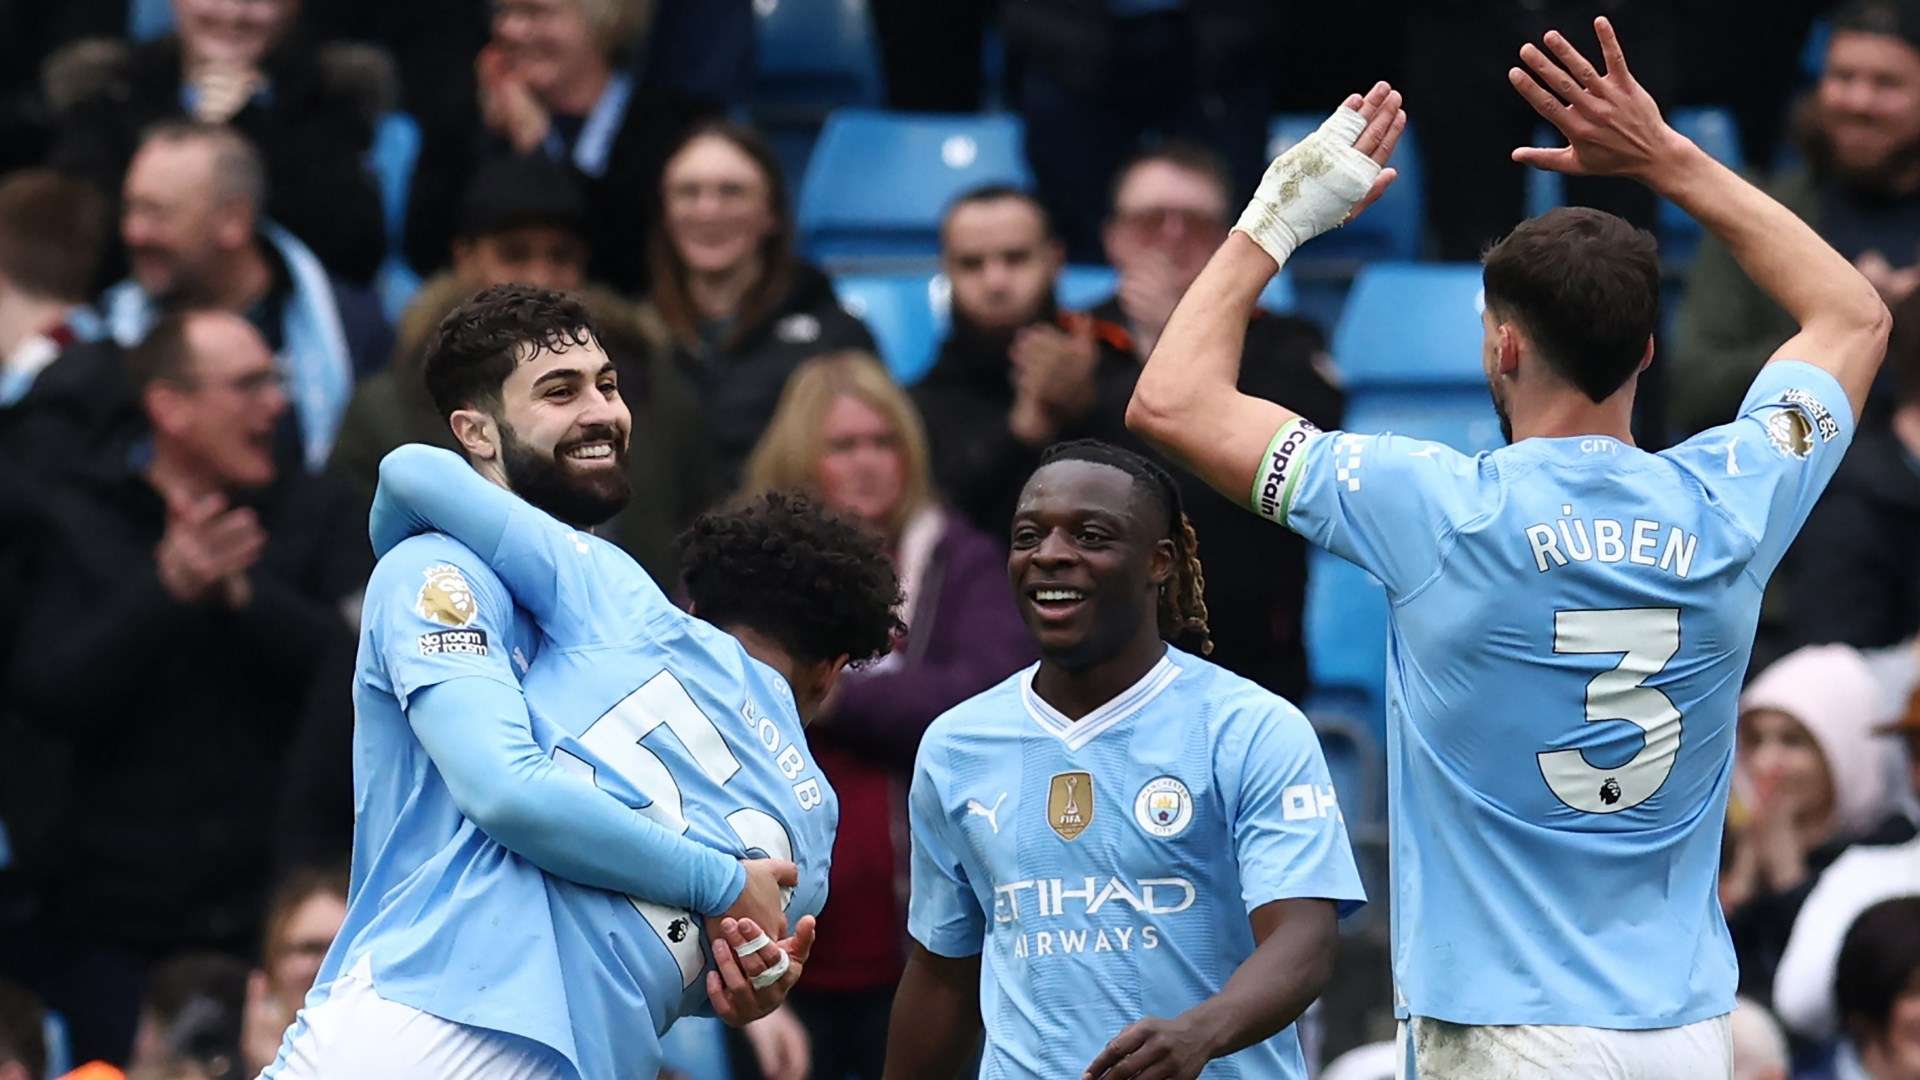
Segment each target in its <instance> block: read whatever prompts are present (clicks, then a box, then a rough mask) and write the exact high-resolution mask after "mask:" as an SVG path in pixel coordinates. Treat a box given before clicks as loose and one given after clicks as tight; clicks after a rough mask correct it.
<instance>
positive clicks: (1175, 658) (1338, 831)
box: [886, 441, 1363, 1080]
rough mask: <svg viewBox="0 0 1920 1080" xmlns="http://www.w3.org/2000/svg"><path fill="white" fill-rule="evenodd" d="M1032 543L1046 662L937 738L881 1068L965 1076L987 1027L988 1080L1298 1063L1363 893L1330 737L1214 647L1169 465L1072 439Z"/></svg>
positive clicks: (1031, 516) (901, 1076)
mask: <svg viewBox="0 0 1920 1080" xmlns="http://www.w3.org/2000/svg"><path fill="white" fill-rule="evenodd" d="M1012 541H1013V544H1012V554H1011V555H1010V557H1009V559H1008V563H1007V569H1008V576H1009V577H1010V578H1011V579H1012V584H1013V588H1014V592H1015V597H1016V602H1017V603H1018V604H1019V607H1020V610H1021V614H1022V616H1023V617H1024V618H1025V620H1026V623H1027V626H1028V627H1029V628H1030V629H1031V630H1032V632H1033V634H1034V636H1035V638H1036V639H1037V640H1038V642H1039V645H1040V654H1041V660H1040V662H1039V663H1038V664H1037V665H1035V666H1034V667H1030V668H1027V669H1026V670H1025V671H1022V672H1019V673H1018V674H1016V675H1014V676H1012V677H1011V678H1009V679H1007V680H1006V681H1005V682H1003V683H1001V684H1000V685H998V686H996V687H994V688H992V689H990V690H987V691H986V692H984V693H981V694H979V695H977V696H975V697H973V698H971V699H969V700H968V701H965V702H962V703H961V704H960V705H958V706H955V707H954V708H953V709H952V710H950V711H949V712H947V713H946V714H945V715H943V716H942V717H940V718H939V719H938V720H936V721H934V723H933V726H932V727H930V728H929V729H928V730H927V734H926V737H925V738H924V739H923V740H922V741H921V744H920V751H919V758H918V760H917V762H916V764H915V766H914V776H913V787H912V791H911V793H910V795H909V796H908V816H909V818H910V820H911V823H912V828H913V892H912V898H911V900H910V901H909V905H908V918H907V923H908V929H909V931H910V932H911V933H912V935H913V938H914V940H915V942H916V943H917V944H916V945H915V946H914V949H913V953H912V955H911V957H910V958H909V959H908V962H907V970H906V974H905V976H904V977H903V978H902V980H901V983H900V988H899V990H898V993H897V996H896V998H895V1001H894V1008H893V1023H892V1027H891V1029H890V1030H889V1032H888V1041H887V1066H886V1075H887V1076H888V1077H890V1078H897V1080H923V1078H927V1077H939V1076H948V1077H951V1076H956V1075H958V1074H959V1072H960V1070H961V1069H962V1067H963V1066H964V1064H965V1062H966V1061H967V1059H968V1057H969V1054H970V1052H971V1050H972V1048H973V1046H974V1044H975V1041H976V1039H977V1038H978V1036H979V1034H980V1032H981V1028H982V1022H983V1020H984V1022H985V1023H984V1026H985V1031H986V1051H985V1061H984V1064H983V1066H982V1068H981V1073H980V1075H982V1076H994V1077H999V1076H1009V1077H1011V1076H1047V1077H1071V1076H1079V1075H1083V1074H1084V1075H1086V1076H1090V1077H1099V1078H1106V1080H1123V1078H1129V1077H1154V1078H1191V1077H1195V1076H1199V1075H1201V1074H1202V1072H1203V1071H1208V1072H1210V1073H1217V1074H1219V1075H1226V1076H1260V1077H1277V1078H1279V1077H1296V1078H1304V1077H1305V1076H1306V1068H1305V1064H1304V1061H1303V1059H1302V1057H1301V1052H1300V1042H1299V1039H1298V1038H1297V1037H1296V1035H1295V1033H1294V1029H1293V1027H1292V1024H1293V1021H1294V1019H1295V1018H1296V1017H1298V1016H1299V1015H1300V1013H1301V1011H1302V1010H1304V1009H1305V1008H1306V1007H1307V1006H1308V1004H1310V1003H1311V1002H1312V1001H1313V999H1314V998H1315V997H1317V996H1318V995H1319V993H1320V989H1321V987H1322V986H1323V985H1324V984H1325V982H1326V979H1327V977H1328V975H1329V973H1330V972H1331V969H1332V964H1333V954H1334V949H1335V936H1336V935H1335V930H1336V920H1337V918H1338V916H1339V915H1340V914H1344V913H1345V912H1347V911H1350V910H1353V909H1355V908H1357V907H1358V906H1359V905H1360V903H1361V901H1362V899H1363V894H1362V892H1361V888H1360V880H1359V874H1358V872H1357V871H1356V869H1355V868H1354V862H1353V853H1352V849H1351V848H1350V847H1349V846H1348V842H1347V832H1346V825H1345V823H1344V821H1343V819H1342V818H1341V816H1340V809H1339V805H1338V803H1337V802H1336V801H1335V798H1334V792H1333V786H1332V783H1331V782H1330V780H1329V778H1328V775H1327V767H1326V762H1325V761H1324V760H1323V759H1322V757H1321V755H1320V744H1319V742H1318V741H1317V740H1316V739H1315V738H1314V734H1313V731H1312V729H1311V728H1310V727H1309V726H1308V724H1307V721H1306V719H1305V717H1303V716H1301V715H1300V713H1299V711H1298V710H1296V709H1295V708H1294V707H1293V706H1291V705H1289V704H1287V703H1286V702H1285V701H1283V700H1281V699H1280V698H1278V697H1276V696H1274V695H1273V694H1271V693H1268V692H1267V691H1266V690H1264V689H1262V688H1261V687H1259V686H1257V685H1256V684H1254V683H1251V682H1248V681H1247V680H1245V679H1242V678H1240V677H1238V676H1236V675H1233V674H1232V673H1230V672H1228V671H1226V670H1224V669H1222V668H1219V667H1216V666H1215V665H1213V664H1211V663H1208V662H1207V661H1206V660H1203V659H1201V658H1200V656H1199V655H1196V653H1204V652H1205V651H1206V650H1207V648H1208V642H1207V630H1206V608H1205V605H1204V603H1203V602H1202V601H1201V595H1202V579H1201V574H1200V564H1199V560H1198V558H1197V553H1196V550H1195V548H1196V541H1195V537H1194V534H1193V528H1192V526H1191V525H1190V524H1189V523H1188V522H1187V519H1186V515H1185V513H1183V512H1182V510H1181V506H1180V496H1179V489H1178V487H1177V486H1176V485H1175V483H1174V481H1173V480H1172V478H1171V477H1169V476H1168V475H1167V473H1166V472H1165V471H1164V470H1162V469H1160V468H1159V467H1158V466H1156V465H1153V464H1151V463H1150V462H1148V461H1146V460H1145V459H1144V458H1141V457H1140V456H1138V455H1136V454H1133V453H1129V452H1128V451H1125V450H1121V449H1118V448H1116V447H1112V446H1108V445H1106V444H1104V443H1098V442H1091V441H1089V442H1078V443H1066V444H1062V445H1059V446H1055V447H1053V448H1052V449H1050V450H1049V451H1048V452H1047V454H1046V456H1045V457H1044V459H1043V462H1042V464H1041V466H1040V468H1039V470H1038V471H1036V472H1035V473H1034V474H1033V476H1032V478H1030V479H1029V480H1028V481H1027V484H1026V487H1025V488H1024V489H1023V490H1022V492H1021V494H1020V501H1019V507H1018V510H1017V511H1016V512H1015V514H1014V519H1013V533H1012ZM1169 640H1172V641H1175V642H1178V643H1181V644H1185V645H1187V646H1189V647H1190V648H1192V649H1194V650H1195V651H1194V652H1188V651H1183V650H1182V649H1180V648H1176V647H1173V646H1170V645H1169V644H1168V641H1169ZM1215 1060H1219V1062H1220V1064H1219V1065H1218V1066H1216V1067H1214V1068H1213V1069H1211V1070H1209V1068H1208V1063H1209V1062H1212V1061H1215Z"/></svg>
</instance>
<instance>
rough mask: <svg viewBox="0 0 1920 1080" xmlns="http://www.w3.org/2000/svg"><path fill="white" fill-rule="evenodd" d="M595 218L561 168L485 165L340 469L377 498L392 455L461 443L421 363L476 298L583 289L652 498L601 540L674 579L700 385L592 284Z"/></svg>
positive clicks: (637, 479) (637, 319) (637, 468)
mask: <svg viewBox="0 0 1920 1080" xmlns="http://www.w3.org/2000/svg"><path fill="white" fill-rule="evenodd" d="M589 215H590V203H589V202H588V200H587V198H586V196H585V194H584V192H583V191H582V189H581V187H580V185H579V184H578V183H577V182H576V181H575V179H574V178H573V176H572V175H571V174H570V172H569V171H568V170H566V169H564V168H563V167H561V166H559V165H556V164H554V163H552V162H549V161H546V160H543V159H540V158H512V157H510V158H501V159H499V160H496V161H493V162H489V163H488V164H487V165H485V166H484V167H482V168H481V170H480V172H479V174H478V175H476V176H475V177H474V180H473V183H472V184H471V185H470V186H469V188H468V190H467V192H466V195H465V197H464V198H463V199H462V200H461V203H460V207H459V213H458V217H457V219H458V223H459V224H458V226H457V228H456V230H455V236H454V238H453V242H452V244H451V245H450V251H449V254H450V257H451V259H450V261H451V266H450V267H449V268H448V269H447V270H444V271H442V272H441V273H439V274H437V275H435V276H434V277H432V278H429V279H428V280H427V281H426V282H425V283H424V284H422V285H421V287H420V291H419V292H418V293H417V294H415V296H414V298H413V301H412V302H411V303H410V304H409V305H408V306H407V310H406V311H405V312H404V313H402V315H401V316H400V325H399V328H398V333H397V335H396V336H397V338H398V340H397V343H396V347H395V350H394V357H393V364H392V366H391V368H390V369H389V370H388V371H387V372H385V373H383V374H381V375H378V376H376V377H374V378H372V379H368V380H367V381H365V382H364V383H362V384H361V385H360V387H359V389H358V390H357V391H356V392H355V394H354V397H353V401H352V403H351V404H349V405H348V407H347V416H346V420H345V422H344V423H343V425H342V427H341V432H340V442H339V446H338V447H337V448H336V449H335V451H334V455H333V460H332V462H331V468H332V470H333V471H334V472H335V473H336V474H338V475H339V476H341V477H342V478H343V479H345V480H346V481H347V482H348V483H349V484H351V485H352V486H353V488H354V489H355V491H356V492H358V494H359V495H360V496H361V498H362V500H363V502H364V503H365V504H366V505H371V504H372V500H373V491H374V486H375V484H376V483H377V481H378V478H379V467H380V459H381V458H382V457H383V456H385V454H386V453H387V451H389V450H392V449H393V448H394V447H396V446H399V445H401V444H402V443H409V442H423V443H429V444H431V445H434V446H441V447H445V448H447V449H456V446H455V444H454V442H453V436H452V433H451V432H450V431H449V430H448V428H447V425H446V422H445V421H444V420H442V419H441V417H440V414H439V412H438V410H436V409H435V408H434V406H433V402H432V400H430V399H429V397H428V396H427V388H426V381H425V376H424V368H423V364H424V358H425V355H426V348H427V343H428V341H429V340H431V338H432V335H433V332H434V330H435V328H437V327H438V326H439V325H440V320H441V319H442V318H443V317H445V316H446V314H447V313H448V312H450V311H452V310H453V309H454V308H455V307H457V306H459V304H460V303H461V302H462V301H464V300H465V299H466V298H467V297H469V296H471V295H473V294H474V293H476V292H479V291H480V290H481V289H484V288H486V287H488V286H490V285H501V284H507V283H516V284H521V285H532V286H536V287H539V288H546V289H561V290H565V291H569V292H578V293H580V294H581V297H582V299H583V300H585V301H586V303H587V306H588V308H589V309H590V310H591V311H592V312H593V315H594V320H595V322H596V324H597V325H598V326H599V327H600V329H601V332H602V333H603V334H604V335H605V336H606V339H607V340H606V341H605V342H603V344H604V345H605V346H606V348H607V351H608V352H609V353H610V354H611V355H612V356H613V358H614V362H615V363H616V364H618V365H619V366H620V391H621V395H622V396H623V397H625V398H626V399H627V403H628V405H629V407H630V408H632V409H633V410H634V412H635V414H636V416H635V422H634V425H633V427H634V433H633V438H634V446H633V452H632V453H630V454H629V455H628V457H627V461H628V467H629V468H630V469H631V470H632V473H633V475H632V481H633V487H634V491H635V492H638V493H644V495H645V497H642V498H636V499H634V500H633V501H632V502H631V503H630V504H629V505H628V507H627V509H626V510H624V511H622V513H621V514H620V516H619V517H617V518H615V519H614V520H613V521H612V522H611V523H609V525H608V526H607V529H606V531H605V532H604V533H603V535H605V536H606V537H607V539H609V540H612V541H614V542H615V543H617V544H619V545H620V546H622V547H624V548H626V549H627V551H628V553H630V554H632V555H633V556H634V558H635V559H637V560H639V562H640V564H641V565H642V566H645V567H646V568H647V570H648V571H649V572H651V573H652V574H653V575H654V577H655V579H656V580H659V581H661V582H674V581H677V580H678V579H679V576H678V573H677V569H676V567H675V566H674V564H673V554H672V539H673V534H674V533H675V532H677V531H678V530H679V528H680V527H681V526H682V525H684V524H686V523H687V522H689V521H691V520H692V518H693V516H694V514H695V513H697V512H698V511H699V510H700V509H702V507H701V506H699V505H698V494H697V492H696V491H695V490H694V489H693V487H692V486H691V485H689V484H687V483H685V482H684V477H685V476H686V475H687V468H686V466H687V465H688V464H689V461H690V458H691V456H692V455H693V454H694V452H695V451H694V449H693V447H694V439H695V431H694V424H695V423H696V422H697V421H698V414H697V409H696V406H695V403H694V402H695V399H694V396H693V390H692V388H691V386H690V384H689V383H688V382H687V381H686V379H685V378H684V376H681V375H680V374H678V373H677V372H675V371H674V370H673V368H672V367H671V365H669V364H667V363H665V362H663V361H662V362H656V359H657V354H658V350H656V349H654V348H653V347H652V346H651V345H650V344H649V343H648V341H649V339H648V337H647V335H646V333H644V332H643V326H642V321H641V316H640V314H639V312H638V309H637V308H636V307H635V305H633V304H631V303H629V302H628V301H626V300H624V299H622V298H621V297H620V296H618V295H616V294H614V293H613V292H611V291H610V290H608V289H606V288H603V287H599V286H597V285H593V284H589V283H588V279H587V274H588V267H589V266H590V265H591V263H592V259H593V251H592V246H591V244H590V242H589V239H588V237H589V236H590V235H593V236H598V235H599V233H598V231H597V230H591V231H590V229H589ZM643 416H644V422H643V419H642V417H643Z"/></svg>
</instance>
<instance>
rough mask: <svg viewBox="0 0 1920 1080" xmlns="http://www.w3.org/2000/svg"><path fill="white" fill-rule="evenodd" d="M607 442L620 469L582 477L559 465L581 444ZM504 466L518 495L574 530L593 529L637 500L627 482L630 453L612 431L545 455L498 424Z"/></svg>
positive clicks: (594, 432) (591, 433) (593, 432)
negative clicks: (566, 455)
mask: <svg viewBox="0 0 1920 1080" xmlns="http://www.w3.org/2000/svg"><path fill="white" fill-rule="evenodd" d="M601 439H605V440H607V441H609V442H612V443H613V444H614V449H613V460H614V462H615V464H616V465H618V466H619V467H618V468H615V469H610V470H608V471H607V472H606V473H604V474H596V475H593V476H579V475H576V474H574V473H572V472H570V471H568V469H567V467H566V466H565V465H563V464H561V455H563V454H565V453H566V452H567V451H568V450H569V449H572V448H573V447H575V446H578V445H580V444H581V443H583V442H594V441H597V440H601ZM500 465H501V467H502V468H503V469H505V470H506V473H507V486H508V487H509V488H511V489H512V490H513V493H514V494H515V495H518V496H520V497H521V498H523V499H525V500H527V501H528V502H530V503H532V504H533V505H535V506H537V507H539V508H540V509H542V510H545V511H546V512H547V513H549V514H552V515H553V516H554V517H557V518H559V519H560V520H561V521H564V522H566V523H567V524H569V525H571V526H573V527H574V528H576V529H591V528H593V527H594V526H596V525H600V524H602V523H604V522H605V521H606V520H607V519H608V518H611V517H612V516H613V515H615V514H617V513H619V512H620V511H621V510H624V509H625V508H626V505H627V503H628V502H629V501H630V500H631V499H632V498H633V484H632V483H631V482H630V481H629V480H628V479H627V448H626V447H625V446H623V445H621V444H620V441H619V433H618V432H616V431H614V430H613V429H612V428H590V429H588V430H587V431H586V432H585V433H584V434H582V435H581V437H580V438H578V439H574V440H573V441H571V442H567V443H562V444H560V445H559V446H556V447H554V450H553V453H552V454H543V453H540V452H539V451H537V450H535V449H534V448H533V447H531V446H528V445H527V444H526V443H524V442H521V441H520V438H519V436H517V435H515V434H514V433H513V429H512V428H510V427H508V426H507V425H506V423H505V422H502V423H501V424H500Z"/></svg>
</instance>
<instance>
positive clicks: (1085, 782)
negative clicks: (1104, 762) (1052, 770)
mask: <svg viewBox="0 0 1920 1080" xmlns="http://www.w3.org/2000/svg"><path fill="white" fill-rule="evenodd" d="M1047 824H1049V825H1051V826H1053V831H1054V832H1057V833H1059V834H1060V839H1062V840H1072V839H1074V838H1076V837H1078V836H1079V835H1080V834H1081V833H1083V832H1086V831H1087V826H1089V825H1091V824H1093V774H1092V773H1087V772H1067V773H1057V774H1055V776H1054V778H1053V786H1052V787H1051V788H1049V789H1048V791H1047Z"/></svg>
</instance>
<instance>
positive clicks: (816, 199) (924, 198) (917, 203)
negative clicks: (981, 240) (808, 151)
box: [798, 109, 1033, 266]
mask: <svg viewBox="0 0 1920 1080" xmlns="http://www.w3.org/2000/svg"><path fill="white" fill-rule="evenodd" d="M1020 140H1021V125H1020V121H1019V119H1018V118H1017V117H1013V116H998V115H996V116H973V115H945V114H929V113H920V114H910V113H887V112H881V111H878V110H872V109H842V110H839V111H837V112H835V113H834V114H833V115H832V116H830V117H828V118H827V124H826V127H825V128H824V129H823V130H822V131H821V133H820V141H819V142H818V143H817V144H815V146H814V149H813V157H812V159H811V160H810V161H808V163H807V172H806V177H805V179H804V180H803V181H802V183H801V185H800V206H799V213H798V220H799V229H800V241H801V246H802V248H803V249H804V250H805V251H806V253H807V254H808V255H809V256H811V257H813V258H815V259H819V260H821V261H824V262H827V263H829V264H831V265H835V266H851V265H857V264H859V263H861V262H863V261H865V262H868V263H871V262H874V261H885V260H889V259H891V260H894V261H896V262H898V261H900V260H913V259H918V260H921V261H927V260H931V259H933V258H935V257H937V256H938V255H939V252H940V217H941V215H942V214H943V213H944V212H945V211H946V208H947V204H948V203H949V202H951V201H952V200H953V197H954V196H956V195H959V194H960V193H962V192H964V191H966V190H968V189H969V188H975V187H979V186H981V185H983V184H1011V185H1013V186H1016V187H1028V186H1030V185H1031V184H1032V179H1033V177H1032V173H1031V171H1030V170H1029V169H1028V168H1027V162H1026V159H1025V157H1024V156H1023V155H1022V153H1021V148H1020Z"/></svg>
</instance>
